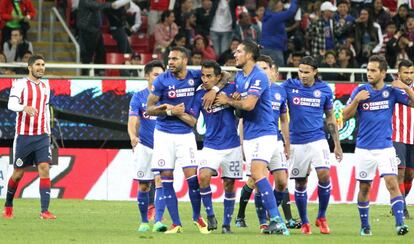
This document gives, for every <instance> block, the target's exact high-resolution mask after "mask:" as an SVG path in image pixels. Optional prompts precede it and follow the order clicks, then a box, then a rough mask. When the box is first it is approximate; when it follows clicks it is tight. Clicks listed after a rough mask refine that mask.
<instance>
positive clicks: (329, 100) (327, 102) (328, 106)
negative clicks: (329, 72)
mask: <svg viewBox="0 0 414 244" xmlns="http://www.w3.org/2000/svg"><path fill="white" fill-rule="evenodd" d="M326 93H327V94H326V99H325V104H324V105H323V109H324V110H325V111H329V110H331V109H332V108H333V93H332V89H331V87H329V86H328V87H327V88H326Z"/></svg>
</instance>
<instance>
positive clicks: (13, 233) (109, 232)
mask: <svg viewBox="0 0 414 244" xmlns="http://www.w3.org/2000/svg"><path fill="white" fill-rule="evenodd" d="M214 207H215V211H216V216H217V217H218V221H219V226H221V222H222V213H223V207H222V204H220V203H215V205H214ZM179 209H180V216H181V220H182V222H183V227H184V233H182V234H175V235H165V234H162V233H144V234H143V233H138V232H137V231H136V229H137V227H138V225H139V221H138V220H139V215H138V210H137V206H136V203H135V202H132V201H130V202H128V201H81V200H61V199H59V200H52V201H51V211H52V212H53V213H54V214H56V215H57V217H58V219H57V220H41V219H39V215H38V214H39V201H38V200H37V199H33V200H32V199H30V200H29V199H16V200H15V203H14V212H15V218H14V219H12V220H5V219H2V218H1V219H0V243H2V244H3V243H159V244H164V243H179V244H181V243H209V244H217V243H251V244H262V243H282V242H283V243H302V244H303V243H306V244H307V243H319V244H333V243H368V242H369V243H414V220H411V219H410V220H406V223H407V224H408V225H409V226H410V227H412V228H413V229H410V230H411V232H409V233H408V234H407V235H406V236H397V235H396V234H395V228H394V217H393V216H391V215H390V213H389V212H390V208H389V206H384V205H374V206H371V212H370V221H371V226H372V230H373V234H374V235H373V236H371V237H360V236H359V226H360V223H359V218H358V210H357V208H356V205H355V204H336V205H330V206H329V209H328V222H329V224H330V228H331V231H332V233H331V234H330V235H322V234H319V229H318V228H316V227H315V226H314V225H313V223H312V227H313V228H312V231H313V234H312V235H311V236H304V235H302V234H301V233H300V231H299V230H293V231H291V236H290V237H284V236H278V235H270V236H269V235H263V234H260V233H259V229H258V221H257V218H256V214H255V210H254V204H253V203H250V204H249V205H248V206H247V218H246V219H247V223H248V225H249V227H248V228H243V229H239V228H236V227H235V226H234V221H233V223H232V230H233V231H234V234H233V235H222V234H221V231H217V232H213V233H212V234H209V235H202V234H200V233H198V231H197V230H196V228H195V226H194V225H193V223H192V221H191V207H190V204H189V203H182V202H181V203H179ZM293 210H294V211H293V212H294V216H297V214H296V208H295V207H294V208H293ZM409 210H410V209H409ZM236 211H237V206H236ZM236 213H237V212H235V214H234V215H236ZM316 213H317V205H316V204H310V205H309V219H310V220H312V222H313V220H314V219H315V217H316ZM412 213H413V214H414V210H412ZM203 215H204V216H205V214H204V212H203ZM165 223H166V224H168V225H169V224H170V221H169V216H166V220H165Z"/></svg>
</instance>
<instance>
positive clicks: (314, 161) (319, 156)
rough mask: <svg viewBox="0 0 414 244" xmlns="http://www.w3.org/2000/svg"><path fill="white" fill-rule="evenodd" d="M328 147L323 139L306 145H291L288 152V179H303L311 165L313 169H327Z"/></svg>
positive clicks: (328, 166)
mask: <svg viewBox="0 0 414 244" xmlns="http://www.w3.org/2000/svg"><path fill="white" fill-rule="evenodd" d="M329 154H330V151H329V145H328V142H327V141H326V140H325V139H323V140H319V141H313V142H309V143H306V144H292V145H291V152H290V174H289V175H290V178H291V179H295V178H305V177H307V175H308V172H309V169H310V167H311V165H312V166H313V167H314V168H315V169H323V168H326V169H329V168H330V163H329Z"/></svg>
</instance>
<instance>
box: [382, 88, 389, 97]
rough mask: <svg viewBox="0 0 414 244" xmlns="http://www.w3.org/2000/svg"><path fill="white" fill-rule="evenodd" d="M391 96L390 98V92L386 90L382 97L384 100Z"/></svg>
mask: <svg viewBox="0 0 414 244" xmlns="http://www.w3.org/2000/svg"><path fill="white" fill-rule="evenodd" d="M389 96H390V92H389V91H387V90H385V91H383V92H382V97H383V98H388V97H389Z"/></svg>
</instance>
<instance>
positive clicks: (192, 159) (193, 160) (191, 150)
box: [189, 147, 196, 164]
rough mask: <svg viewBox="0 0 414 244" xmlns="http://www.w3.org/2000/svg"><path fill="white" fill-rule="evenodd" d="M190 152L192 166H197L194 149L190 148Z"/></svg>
mask: <svg viewBox="0 0 414 244" xmlns="http://www.w3.org/2000/svg"><path fill="white" fill-rule="evenodd" d="M189 151H190V159H191V164H195V163H196V160H195V154H194V149H193V148H192V147H190V149H189Z"/></svg>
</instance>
